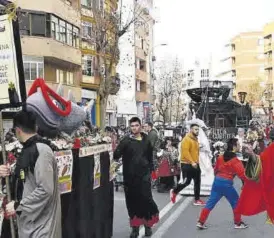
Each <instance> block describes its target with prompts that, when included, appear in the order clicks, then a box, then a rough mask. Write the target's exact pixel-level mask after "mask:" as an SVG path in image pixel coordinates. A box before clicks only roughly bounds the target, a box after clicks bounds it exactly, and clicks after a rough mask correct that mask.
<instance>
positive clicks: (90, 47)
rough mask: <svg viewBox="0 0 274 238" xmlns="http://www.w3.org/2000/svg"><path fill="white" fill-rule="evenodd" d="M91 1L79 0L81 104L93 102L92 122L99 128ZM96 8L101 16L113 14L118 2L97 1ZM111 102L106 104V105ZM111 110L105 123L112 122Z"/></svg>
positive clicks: (114, 0)
mask: <svg viewBox="0 0 274 238" xmlns="http://www.w3.org/2000/svg"><path fill="white" fill-rule="evenodd" d="M92 4H93V0H81V29H82V34H81V40H82V44H81V53H82V77H83V78H82V82H81V87H82V92H83V97H82V103H83V104H85V103H87V102H88V101H90V100H94V101H95V103H94V106H93V108H92V112H91V115H92V122H93V124H96V125H97V126H100V120H101V118H100V98H99V95H98V93H97V90H98V89H99V86H100V78H99V74H98V72H97V71H96V69H98V67H97V62H96V57H95V56H96V54H97V53H98V52H96V48H95V41H94V36H95V35H94V34H95V33H94V24H95V20H96V19H95V18H94V14H93V6H92ZM97 4H98V5H97V7H98V9H100V11H101V14H102V15H104V14H114V13H115V12H116V10H117V8H118V0H98V1H97ZM113 74H114V75H115V74H116V67H114V68H113ZM111 100H113V96H112V95H110V97H109V101H111ZM110 103H111V102H108V105H109V104H110ZM114 116H115V115H114V112H113V110H108V109H107V118H106V122H109V121H113V117H114Z"/></svg>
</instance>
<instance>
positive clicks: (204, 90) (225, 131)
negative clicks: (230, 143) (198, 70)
mask: <svg viewBox="0 0 274 238" xmlns="http://www.w3.org/2000/svg"><path fill="white" fill-rule="evenodd" d="M232 90H233V82H232V81H231V82H220V81H201V82H200V87H199V88H190V89H188V90H187V94H188V96H189V97H190V98H191V102H190V104H189V109H190V111H191V113H192V114H193V112H195V115H196V117H197V118H199V119H201V120H203V121H204V122H205V124H206V125H207V126H208V127H209V128H210V133H209V138H210V140H211V141H213V142H217V141H226V140H228V139H230V138H232V137H234V136H236V135H237V130H238V129H237V128H245V129H247V128H248V126H249V121H250V120H251V119H252V111H251V107H250V105H249V104H248V103H245V98H244V97H243V98H241V99H240V103H238V102H236V101H234V100H233V99H232V98H233V97H232ZM244 96H246V93H245V94H244Z"/></svg>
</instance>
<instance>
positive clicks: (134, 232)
mask: <svg viewBox="0 0 274 238" xmlns="http://www.w3.org/2000/svg"><path fill="white" fill-rule="evenodd" d="M138 236H139V227H132V230H131V233H130V238H138Z"/></svg>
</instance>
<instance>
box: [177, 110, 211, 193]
mask: <svg viewBox="0 0 274 238" xmlns="http://www.w3.org/2000/svg"><path fill="white" fill-rule="evenodd" d="M191 124H197V125H199V127H200V130H199V135H198V141H199V144H200V151H199V162H200V168H201V195H209V194H210V191H211V187H212V184H213V180H214V170H213V166H212V162H211V160H212V152H211V149H210V143H209V139H208V137H207V135H206V133H205V131H204V130H207V129H208V128H207V126H206V125H205V123H204V121H202V120H200V119H198V118H195V115H194V117H193V119H192V120H191V121H188V122H187V126H189V125H191ZM181 181H182V179H181ZM181 181H180V182H181ZM192 193H193V184H191V185H190V186H189V187H188V188H186V189H184V190H183V191H182V192H181V194H192Z"/></svg>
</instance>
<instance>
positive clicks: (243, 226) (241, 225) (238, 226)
mask: <svg viewBox="0 0 274 238" xmlns="http://www.w3.org/2000/svg"><path fill="white" fill-rule="evenodd" d="M234 228H235V229H246V228H248V225H247V224H245V223H244V222H241V223H239V224H235V226H234Z"/></svg>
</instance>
